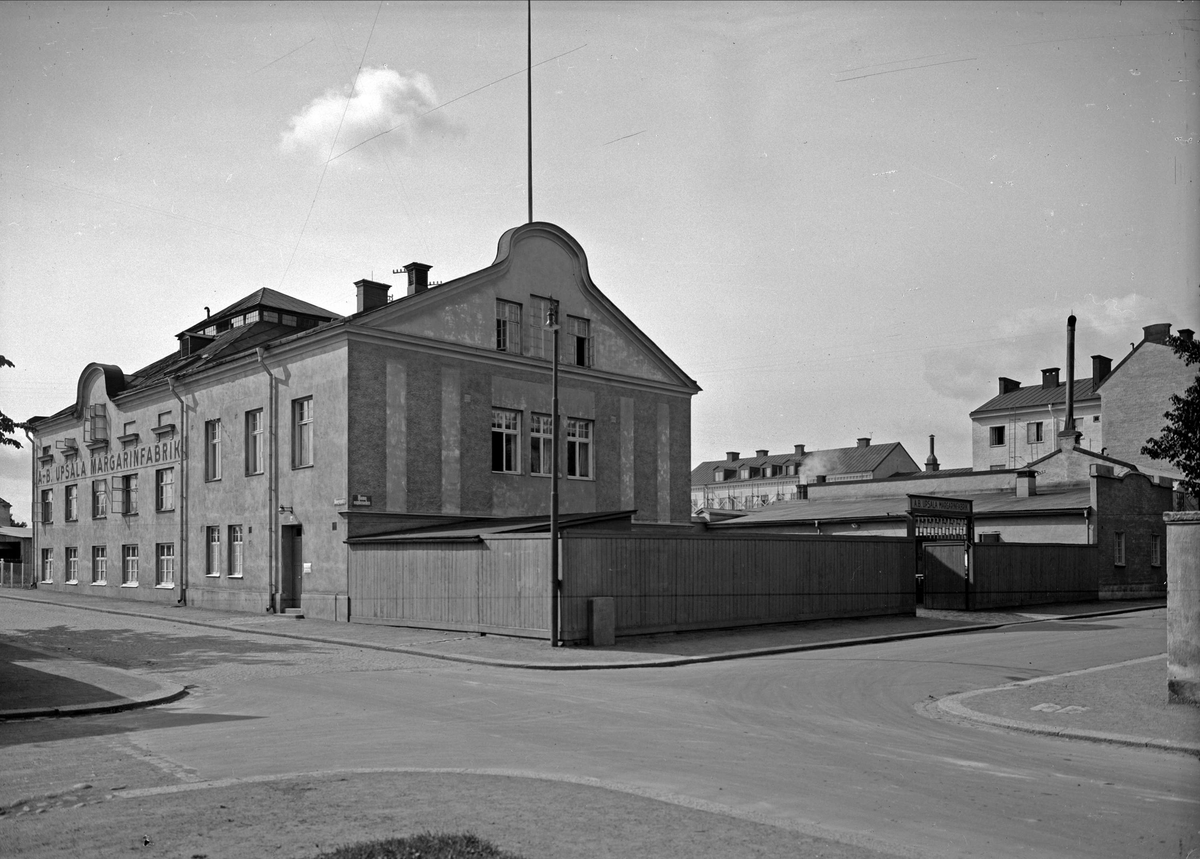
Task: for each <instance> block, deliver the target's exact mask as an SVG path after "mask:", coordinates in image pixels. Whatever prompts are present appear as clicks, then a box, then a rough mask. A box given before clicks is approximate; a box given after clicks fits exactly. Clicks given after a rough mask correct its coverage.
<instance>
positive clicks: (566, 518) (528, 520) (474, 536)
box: [346, 510, 637, 543]
mask: <svg viewBox="0 0 1200 859" xmlns="http://www.w3.org/2000/svg"><path fill="white" fill-rule="evenodd" d="M635 512H637V511H635V510H617V511H610V512H607V513H564V514H563V515H561V516H559V519H558V526H559V528H560V529H563V528H571V527H578V526H581V525H593V524H596V523H599V522H609V521H614V522H615V521H621V522H626V523H628V522H629V521H630V520H631V519H632V517H633V514H634V513H635ZM549 529H550V517H549V516H510V517H504V518H495V519H462V520H459V521H457V522H451V523H449V524H441V523H439V524H437V525H426V526H423V527H420V528H409V529H406V530H403V531H390V532H388V533H384V534H371V535H369V536H364V537H351V538H350V539H348V540H346V542H347V543H396V542H414V541H431V540H432V541H438V542H444V541H447V540H468V541H477V540H479V539H480V538H481V537H483V536H484V535H485V534H536V533H540V532H544V531H548V530H549Z"/></svg>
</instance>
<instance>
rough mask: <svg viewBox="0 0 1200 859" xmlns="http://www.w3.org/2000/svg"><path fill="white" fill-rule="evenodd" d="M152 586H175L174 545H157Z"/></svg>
mask: <svg viewBox="0 0 1200 859" xmlns="http://www.w3.org/2000/svg"><path fill="white" fill-rule="evenodd" d="M154 585H155V587H160V588H170V587H174V586H175V544H174V543H159V544H158V546H157V547H155V559H154Z"/></svg>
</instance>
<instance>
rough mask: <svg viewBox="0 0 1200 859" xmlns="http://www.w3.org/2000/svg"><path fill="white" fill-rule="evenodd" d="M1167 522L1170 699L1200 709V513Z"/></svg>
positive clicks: (1174, 515)
mask: <svg viewBox="0 0 1200 859" xmlns="http://www.w3.org/2000/svg"><path fill="white" fill-rule="evenodd" d="M1163 520H1164V521H1165V522H1166V523H1167V700H1168V701H1169V702H1170V703H1172V704H1191V705H1193V706H1197V707H1200V512H1196V511H1187V512H1183V513H1164V514H1163Z"/></svg>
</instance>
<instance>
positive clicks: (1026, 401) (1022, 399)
mask: <svg viewBox="0 0 1200 859" xmlns="http://www.w3.org/2000/svg"><path fill="white" fill-rule="evenodd" d="M1099 399H1100V395H1099V394H1098V393H1096V391H1095V390H1094V388H1093V385H1092V379H1091V378H1090V377H1089V378H1086V379H1076V380H1075V402H1076V403H1079V402H1082V401H1084V400H1097V401H1099ZM1066 402H1067V383H1066V382H1059V383H1058V384H1057V385H1056V386H1055V387H1053V388H1045V387H1043V386H1041V385H1031V386H1030V387H1028V388H1017V389H1016V390H1015V391H1009V392H1008V393H1007V394H1000V395H999V396H996V397H992V398H991V399H990V400H988V401H987V402H986V403H984V404H983V405H982V406H980V407H979V408H977V409H975V410H974V411H973V412H971V415H970V416H971V417H974V416H975V415H977V414H979V413H981V412H998V411H1014V410H1017V409H1028V408H1035V407H1037V406H1052V405H1057V404H1059V403H1064V404H1065V403H1066Z"/></svg>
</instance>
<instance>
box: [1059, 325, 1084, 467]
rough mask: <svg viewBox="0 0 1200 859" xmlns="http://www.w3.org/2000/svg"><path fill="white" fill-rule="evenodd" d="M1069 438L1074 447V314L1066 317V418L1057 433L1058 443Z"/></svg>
mask: <svg viewBox="0 0 1200 859" xmlns="http://www.w3.org/2000/svg"><path fill="white" fill-rule="evenodd" d="M1067 439H1070V444H1071V446H1072V447H1074V446H1075V445H1076V444H1077V443H1078V441H1079V434H1078V433H1076V432H1075V314H1073V313H1072V314H1071V315H1070V316H1068V317H1067V418H1066V422H1065V423H1064V425H1063V429H1062V432H1061V433H1059V434H1058V440H1059V444H1060V445H1061V444H1062V443H1063V442H1064V441H1066V440H1067Z"/></svg>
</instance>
